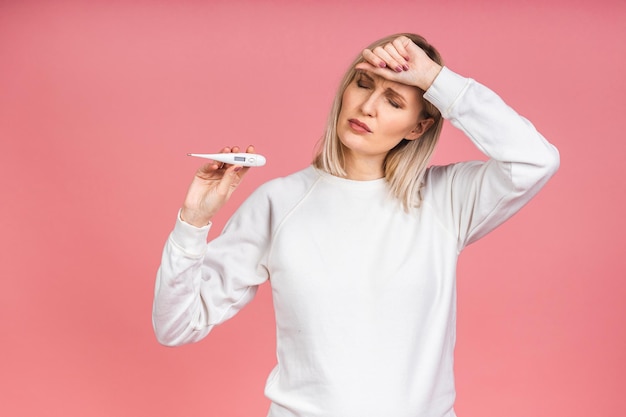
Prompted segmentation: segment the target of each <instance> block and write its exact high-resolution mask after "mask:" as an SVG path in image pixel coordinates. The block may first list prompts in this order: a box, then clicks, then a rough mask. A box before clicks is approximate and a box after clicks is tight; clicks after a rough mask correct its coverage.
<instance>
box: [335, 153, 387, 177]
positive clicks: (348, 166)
mask: <svg viewBox="0 0 626 417" xmlns="http://www.w3.org/2000/svg"><path fill="white" fill-rule="evenodd" d="M345 170H346V173H347V174H348V179H351V180H355V181H370V180H377V179H379V178H383V177H384V176H385V173H384V171H383V160H381V159H380V158H364V157H355V156H354V155H346V158H345Z"/></svg>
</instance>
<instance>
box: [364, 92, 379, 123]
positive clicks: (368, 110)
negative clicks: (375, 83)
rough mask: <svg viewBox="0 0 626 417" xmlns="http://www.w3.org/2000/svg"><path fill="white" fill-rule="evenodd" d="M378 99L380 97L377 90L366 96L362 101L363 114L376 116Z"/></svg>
mask: <svg viewBox="0 0 626 417" xmlns="http://www.w3.org/2000/svg"><path fill="white" fill-rule="evenodd" d="M377 100H378V97H377V94H376V93H375V92H372V93H371V94H368V95H367V96H366V97H364V98H363V101H362V102H361V111H362V112H363V114H365V115H367V116H370V117H373V116H375V115H376V103H377Z"/></svg>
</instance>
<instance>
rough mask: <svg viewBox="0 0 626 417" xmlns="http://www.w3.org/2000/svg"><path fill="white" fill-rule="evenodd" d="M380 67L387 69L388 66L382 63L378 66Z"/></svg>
mask: <svg viewBox="0 0 626 417" xmlns="http://www.w3.org/2000/svg"><path fill="white" fill-rule="evenodd" d="M378 66H379V67H381V68H385V67H386V66H387V64H385V63H384V62H381V63H380V64H378Z"/></svg>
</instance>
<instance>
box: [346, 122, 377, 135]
mask: <svg viewBox="0 0 626 417" xmlns="http://www.w3.org/2000/svg"><path fill="white" fill-rule="evenodd" d="M348 123H350V126H351V127H352V128H353V129H354V130H356V131H359V132H368V133H372V130H371V129H370V128H369V126H368V125H366V124H365V123H363V122H362V121H360V120H358V119H350V120H348Z"/></svg>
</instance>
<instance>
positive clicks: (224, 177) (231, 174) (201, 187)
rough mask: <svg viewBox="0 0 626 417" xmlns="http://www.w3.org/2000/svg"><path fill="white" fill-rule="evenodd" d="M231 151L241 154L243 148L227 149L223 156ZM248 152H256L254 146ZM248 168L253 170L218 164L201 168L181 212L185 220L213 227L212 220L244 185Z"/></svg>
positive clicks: (214, 163) (195, 224)
mask: <svg viewBox="0 0 626 417" xmlns="http://www.w3.org/2000/svg"><path fill="white" fill-rule="evenodd" d="M229 152H233V153H235V152H240V151H239V147H237V146H234V147H232V148H229V147H226V148H223V149H222V150H221V151H220V153H229ZM246 152H248V153H254V147H253V146H248V148H247V149H246ZM248 169H250V168H249V167H242V166H241V165H231V164H223V163H221V162H216V161H213V162H210V163H208V164H205V165H203V166H202V167H200V169H198V171H197V172H196V175H195V176H194V178H193V181H192V182H191V185H190V186H189V190H188V191H187V196H186V197H185V202H184V203H183V207H182V209H181V212H180V217H181V219H182V220H183V221H184V222H186V223H189V224H191V225H193V226H196V227H203V226H206V225H207V224H209V221H210V220H211V218H212V217H213V216H214V215H215V213H217V212H218V210H219V209H220V208H222V206H223V205H224V204H225V203H226V202H227V201H228V199H229V198H230V196H231V195H232V193H233V191H235V189H236V188H237V186H238V185H239V184H240V183H241V180H242V179H243V176H244V175H245V174H246V172H248Z"/></svg>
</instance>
